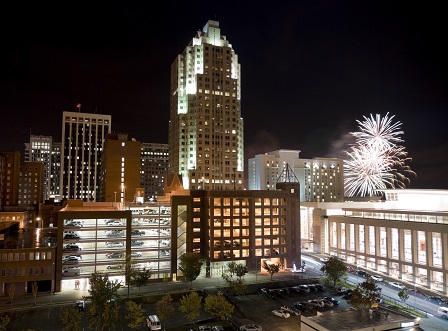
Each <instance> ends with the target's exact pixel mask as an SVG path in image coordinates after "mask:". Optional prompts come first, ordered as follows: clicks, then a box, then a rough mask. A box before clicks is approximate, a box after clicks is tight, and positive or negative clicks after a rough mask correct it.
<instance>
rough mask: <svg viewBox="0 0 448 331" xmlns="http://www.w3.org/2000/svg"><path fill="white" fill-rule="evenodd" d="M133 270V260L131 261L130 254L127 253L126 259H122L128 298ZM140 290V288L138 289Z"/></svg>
mask: <svg viewBox="0 0 448 331" xmlns="http://www.w3.org/2000/svg"><path fill="white" fill-rule="evenodd" d="M133 272H134V261H132V257H131V255H130V254H129V255H127V256H126V259H125V261H124V275H125V281H126V285H127V287H128V299H129V292H130V285H131V277H132V273H133ZM139 291H140V289H139Z"/></svg>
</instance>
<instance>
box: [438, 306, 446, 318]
mask: <svg viewBox="0 0 448 331" xmlns="http://www.w3.org/2000/svg"><path fill="white" fill-rule="evenodd" d="M437 312H438V313H439V314H440V317H442V318H444V319H448V307H439V309H437Z"/></svg>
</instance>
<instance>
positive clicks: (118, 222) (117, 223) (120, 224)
mask: <svg viewBox="0 0 448 331" xmlns="http://www.w3.org/2000/svg"><path fill="white" fill-rule="evenodd" d="M107 226H123V223H121V222H120V221H112V222H109V223H107Z"/></svg>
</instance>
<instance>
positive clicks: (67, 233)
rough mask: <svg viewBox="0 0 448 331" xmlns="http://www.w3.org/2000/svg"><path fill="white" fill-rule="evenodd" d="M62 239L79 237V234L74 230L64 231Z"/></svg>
mask: <svg viewBox="0 0 448 331" xmlns="http://www.w3.org/2000/svg"><path fill="white" fill-rule="evenodd" d="M64 239H80V237H79V235H78V234H77V233H74V232H65V233H64Z"/></svg>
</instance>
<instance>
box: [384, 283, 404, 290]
mask: <svg viewBox="0 0 448 331" xmlns="http://www.w3.org/2000/svg"><path fill="white" fill-rule="evenodd" d="M388 284H389V285H390V286H392V287H394V288H396V289H399V290H404V289H406V286H404V285H403V284H401V283H398V282H389V283H388Z"/></svg>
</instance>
